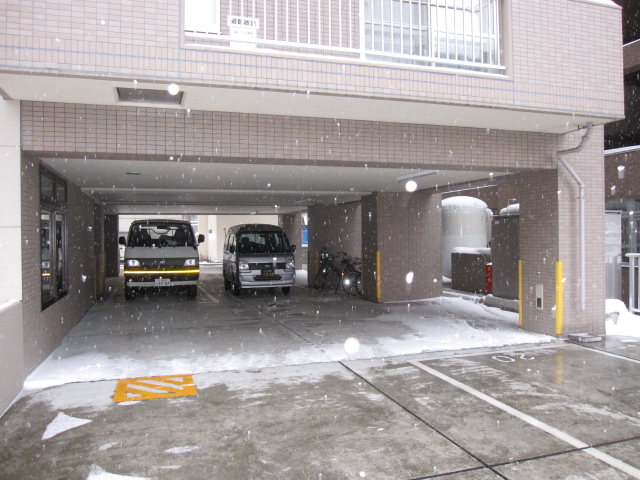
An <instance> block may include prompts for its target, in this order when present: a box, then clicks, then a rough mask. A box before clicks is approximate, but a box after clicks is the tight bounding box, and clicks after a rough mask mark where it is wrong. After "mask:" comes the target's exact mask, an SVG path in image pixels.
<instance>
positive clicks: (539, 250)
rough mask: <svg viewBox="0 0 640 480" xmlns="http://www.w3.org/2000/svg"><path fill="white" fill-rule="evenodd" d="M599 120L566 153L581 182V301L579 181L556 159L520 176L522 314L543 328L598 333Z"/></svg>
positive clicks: (601, 289)
mask: <svg viewBox="0 0 640 480" xmlns="http://www.w3.org/2000/svg"><path fill="white" fill-rule="evenodd" d="M583 134H584V132H576V133H572V134H568V135H565V136H560V137H559V139H558V140H559V142H558V150H565V149H568V148H573V147H575V146H577V145H578V144H579V143H580V139H581V137H582V135H583ZM603 144H604V142H603V128H602V127H596V128H594V132H593V135H592V137H591V140H590V142H589V143H588V144H587V146H586V147H585V149H584V150H583V151H582V152H580V153H578V154H574V155H569V156H568V157H565V159H566V160H567V161H568V162H569V164H570V165H571V166H572V167H573V169H574V170H575V171H576V173H577V174H578V176H580V177H581V179H582V180H583V182H584V184H585V198H586V202H585V204H586V209H585V210H586V211H585V218H586V253H585V257H586V259H587V262H586V283H585V291H586V295H585V301H586V305H585V307H586V308H585V309H584V310H583V309H582V307H581V301H580V296H581V292H580V290H581V276H580V228H579V225H580V223H579V199H578V194H579V190H578V186H577V184H576V182H575V181H574V180H573V178H572V177H571V176H570V175H569V174H568V172H567V171H566V170H565V169H564V167H563V166H561V165H560V166H559V167H558V170H551V171H546V172H535V173H531V174H528V175H524V176H523V177H522V180H521V184H520V185H521V189H520V191H521V200H520V256H521V260H522V301H521V322H522V325H523V327H524V328H525V329H526V330H529V331H533V332H539V333H545V334H548V335H558V336H567V335H569V334H570V333H590V334H597V335H601V334H604V333H605V332H604V328H605V321H604V318H605V313H604V312H605V307H604V300H605V299H604V296H605V269H604V255H605V249H604V231H605V227H604V195H603V188H604V168H603V159H604V151H603Z"/></svg>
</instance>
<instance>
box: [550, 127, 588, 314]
mask: <svg viewBox="0 0 640 480" xmlns="http://www.w3.org/2000/svg"><path fill="white" fill-rule="evenodd" d="M592 130H593V123H591V122H589V123H587V132H586V133H585V134H584V136H583V137H582V140H581V141H580V145H578V146H577V147H575V148H570V149H569V150H561V151H559V152H556V159H557V160H558V162H560V163H561V164H562V165H563V166H564V168H566V170H567V172H569V175H571V176H572V177H573V179H574V180H575V181H576V183H577V184H578V189H579V196H578V198H579V200H580V310H582V311H584V310H586V309H587V301H586V296H587V294H586V282H587V278H586V259H585V255H586V253H585V251H586V246H585V237H586V233H585V225H584V215H585V214H584V202H585V200H584V182H583V181H582V180H581V179H580V177H579V176H578V174H577V173H576V172H575V170H574V169H573V168H571V165H569V164H568V163H567V161H566V160H565V159H564V158H562V157H564V156H566V155H571V154H573V153H578V152H580V151H581V150H582V149H583V148H584V147H585V145H586V144H587V143H588V142H589V139H590V138H591V132H592Z"/></svg>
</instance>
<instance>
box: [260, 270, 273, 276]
mask: <svg viewBox="0 0 640 480" xmlns="http://www.w3.org/2000/svg"><path fill="white" fill-rule="evenodd" d="M262 276H263V277H275V276H276V272H274V271H273V270H262Z"/></svg>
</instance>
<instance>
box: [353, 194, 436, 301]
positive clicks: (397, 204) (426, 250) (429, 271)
mask: <svg viewBox="0 0 640 480" xmlns="http://www.w3.org/2000/svg"><path fill="white" fill-rule="evenodd" d="M440 205H441V196H440V195H439V194H430V193H428V192H414V193H400V194H396V193H379V192H378V193H374V194H372V195H369V196H367V197H364V198H363V199H362V251H363V261H362V266H363V267H362V268H363V277H362V280H363V292H364V296H365V298H367V299H368V300H372V301H379V302H391V301H400V300H402V301H404V300H407V301H410V300H419V299H424V298H432V297H436V296H439V295H441V294H442V239H441V238H442V213H441V209H440Z"/></svg>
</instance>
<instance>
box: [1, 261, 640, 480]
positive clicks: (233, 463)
mask: <svg viewBox="0 0 640 480" xmlns="http://www.w3.org/2000/svg"><path fill="white" fill-rule="evenodd" d="M218 281H219V278H218V275H217V274H213V275H212V276H211V277H210V278H205V280H204V282H203V293H202V294H201V296H200V297H199V299H198V301H197V302H193V301H192V302H190V303H189V301H188V300H187V299H186V298H184V296H181V295H177V296H176V295H173V296H171V295H164V294H160V295H157V294H150V295H148V296H147V298H146V299H145V298H139V299H136V300H135V301H134V302H133V303H125V302H124V300H122V299H121V298H120V297H121V296H122V293H121V291H120V290H119V289H118V285H117V284H114V287H113V290H112V295H111V298H109V299H107V300H106V301H105V302H104V303H103V304H101V305H97V306H96V307H95V308H94V309H92V311H91V312H90V314H89V315H87V317H86V318H85V319H84V320H83V321H82V322H81V323H80V324H79V325H78V326H77V327H76V329H74V331H73V332H72V334H71V335H69V337H67V339H66V340H65V342H64V343H63V344H62V345H61V347H60V348H59V349H58V350H57V351H56V352H54V354H53V355H52V358H51V359H50V360H48V361H47V362H45V364H46V365H45V364H43V366H45V367H46V368H45V369H44V370H42V371H41V372H40V374H39V376H36V377H37V379H39V380H42V381H46V380H50V381H51V382H52V383H56V382H60V381H62V380H65V379H66V381H69V379H70V378H73V380H72V381H71V383H65V384H62V385H58V386H52V387H48V388H41V389H34V390H29V391H26V392H25V395H24V396H23V397H22V398H20V399H19V400H18V401H17V402H16V403H15V404H14V405H13V406H12V407H11V408H10V409H9V410H8V411H7V412H6V413H5V415H4V416H3V417H2V418H1V419H0V479H3V480H5V479H7V480H9V479H16V480H17V479H21V480H22V479H46V480H54V479H68V480H71V479H81V480H85V479H86V480H118V479H132V478H134V479H143V478H148V479H158V480H163V479H184V480H187V479H188V480H191V479H225V480H235V479H238V480H239V479H243V480H246V479H315V480H318V479H320V480H326V479H349V478H353V479H362V478H367V479H419V478H433V477H435V478H445V479H451V480H453V479H455V480H458V479H470V480H485V479H499V478H502V479H513V480H519V479H527V480H529V479H543V480H544V479H550V480H551V479H554V480H555V479H567V480H579V479H589V480H593V479H607V480H608V479H634V478H635V479H639V478H640V361H639V360H638V355H637V354H638V352H637V350H636V349H638V350H640V345H638V343H637V342H633V341H629V339H624V338H617V339H607V341H606V342H601V344H599V345H590V346H589V348H586V347H585V346H582V345H575V344H570V343H565V342H559V341H553V342H546V343H539V344H522V345H517V346H497V347H488V348H477V349H465V350H449V351H424V352H421V353H416V354H411V355H397V354H395V355H392V354H391V353H393V352H390V351H389V348H390V347H389V345H395V344H394V343H388V342H386V343H385V342H383V341H380V339H381V338H404V337H406V336H407V335H409V336H411V335H416V330H415V328H417V327H415V323H412V322H411V321H410V320H406V319H405V320H403V319H402V318H400V317H399V316H398V315H397V313H398V312H397V311H394V310H393V309H391V308H390V307H388V306H381V305H375V304H370V303H368V302H362V301H361V300H359V299H356V298H349V297H346V296H345V295H342V296H335V295H333V294H329V293H318V292H314V291H312V290H306V289H304V288H299V289H298V288H296V289H294V291H293V292H292V294H291V296H290V297H284V296H282V295H276V296H275V297H274V295H273V292H261V293H258V294H256V295H252V294H250V293H249V294H247V295H244V294H243V295H241V297H239V298H236V297H232V296H231V295H229V294H227V293H225V292H222V291H220V289H216V288H215V285H217V283H215V282H218ZM154 306H155V307H156V308H155V313H153V310H154V308H153V307H154ZM397 308H402V309H403V311H404V312H405V314H406V308H407V307H406V306H403V307H397ZM412 311H413V312H414V313H415V312H420V313H417V314H416V315H417V320H420V321H428V320H429V318H430V317H429V315H424V312H423V311H421V310H420V309H419V308H417V307H416V308H414V309H413V310H412ZM316 312H318V313H316ZM455 313H456V312H451V311H449V312H448V314H449V315H451V316H452V315H454V314H455ZM458 313H459V314H460V316H464V315H466V314H467V312H458ZM196 317H197V318H198V320H196ZM389 317H390V319H389ZM174 318H181V319H183V321H181V322H174V321H173V320H172V319H174ZM185 318H187V319H188V320H186V321H184V319H185ZM441 320H442V321H443V322H444V321H445V320H446V318H445V317H441ZM449 320H450V319H449ZM463 320H464V322H466V323H469V322H472V323H474V325H475V324H479V325H480V327H477V328H479V330H480V331H489V330H491V331H493V330H495V329H496V328H500V326H499V321H498V320H495V319H492V318H490V317H488V316H487V317H486V318H483V317H480V316H479V317H478V318H471V319H469V318H465V319H463ZM415 321H416V319H414V322H415ZM185 322H186V323H185ZM450 324H451V323H449V325H450ZM497 325H498V327H496V326H497ZM503 328H505V329H510V328H513V327H512V326H511V325H510V324H506V325H504V326H503ZM209 332H212V333H211V335H209ZM478 335H480V333H478ZM346 337H348V338H358V339H359V341H360V346H361V348H360V349H359V350H358V351H357V352H355V350H354V351H351V353H349V352H347V353H344V352H343V353H342V357H341V358H338V357H339V355H337V353H336V352H335V345H336V344H339V343H340V344H341V343H343V340H342V339H343V338H346ZM636 345H638V346H636ZM347 350H348V349H347ZM607 350H611V351H612V352H613V353H611V352H608V351H607ZM213 352H217V353H218V354H219V355H218V356H217V361H212V360H207V359H208V358H210V357H216V355H215V353H213ZM220 354H221V355H220ZM305 355H307V356H308V361H304V360H305ZM190 356H191V357H192V360H193V358H195V359H196V360H195V362H194V361H189V360H188V358H189V357H190ZM221 356H222V357H225V359H224V360H220V357H221ZM171 357H173V359H174V360H175V363H174V364H172V363H171ZM79 359H80V360H81V361H83V360H84V361H85V369H84V370H82V368H79V367H78V366H77V361H78V360H79ZM100 359H102V360H103V361H104V362H105V363H106V365H108V366H109V368H110V369H111V370H112V371H111V375H110V376H109V375H108V374H106V373H105V372H104V369H101V368H100V367H98V366H96V365H95V363H93V362H95V361H100ZM127 363H129V365H127ZM145 363H146V366H145V365H143V364H145ZM234 365H237V366H238V368H233V366H234ZM56 366H58V367H60V368H61V369H62V370H63V371H62V372H60V371H57V370H56ZM186 367H189V368H191V369H192V370H191V371H185V370H183V368H186ZM229 367H231V368H229ZM65 369H67V370H66V371H65ZM92 370H93V372H92ZM87 372H88V373H87ZM135 372H144V373H145V374H146V375H164V376H165V377H163V378H155V379H150V380H147V381H145V382H142V383H141V382H134V381H131V380H126V379H124V378H125V376H128V377H129V378H130V377H132V376H133V375H130V374H131V373H135ZM185 374H192V376H185ZM101 377H105V378H107V377H108V379H102V378H101ZM118 379H121V380H118ZM194 389H195V391H194ZM114 400H123V401H114ZM136 400H137V401H136Z"/></svg>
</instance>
